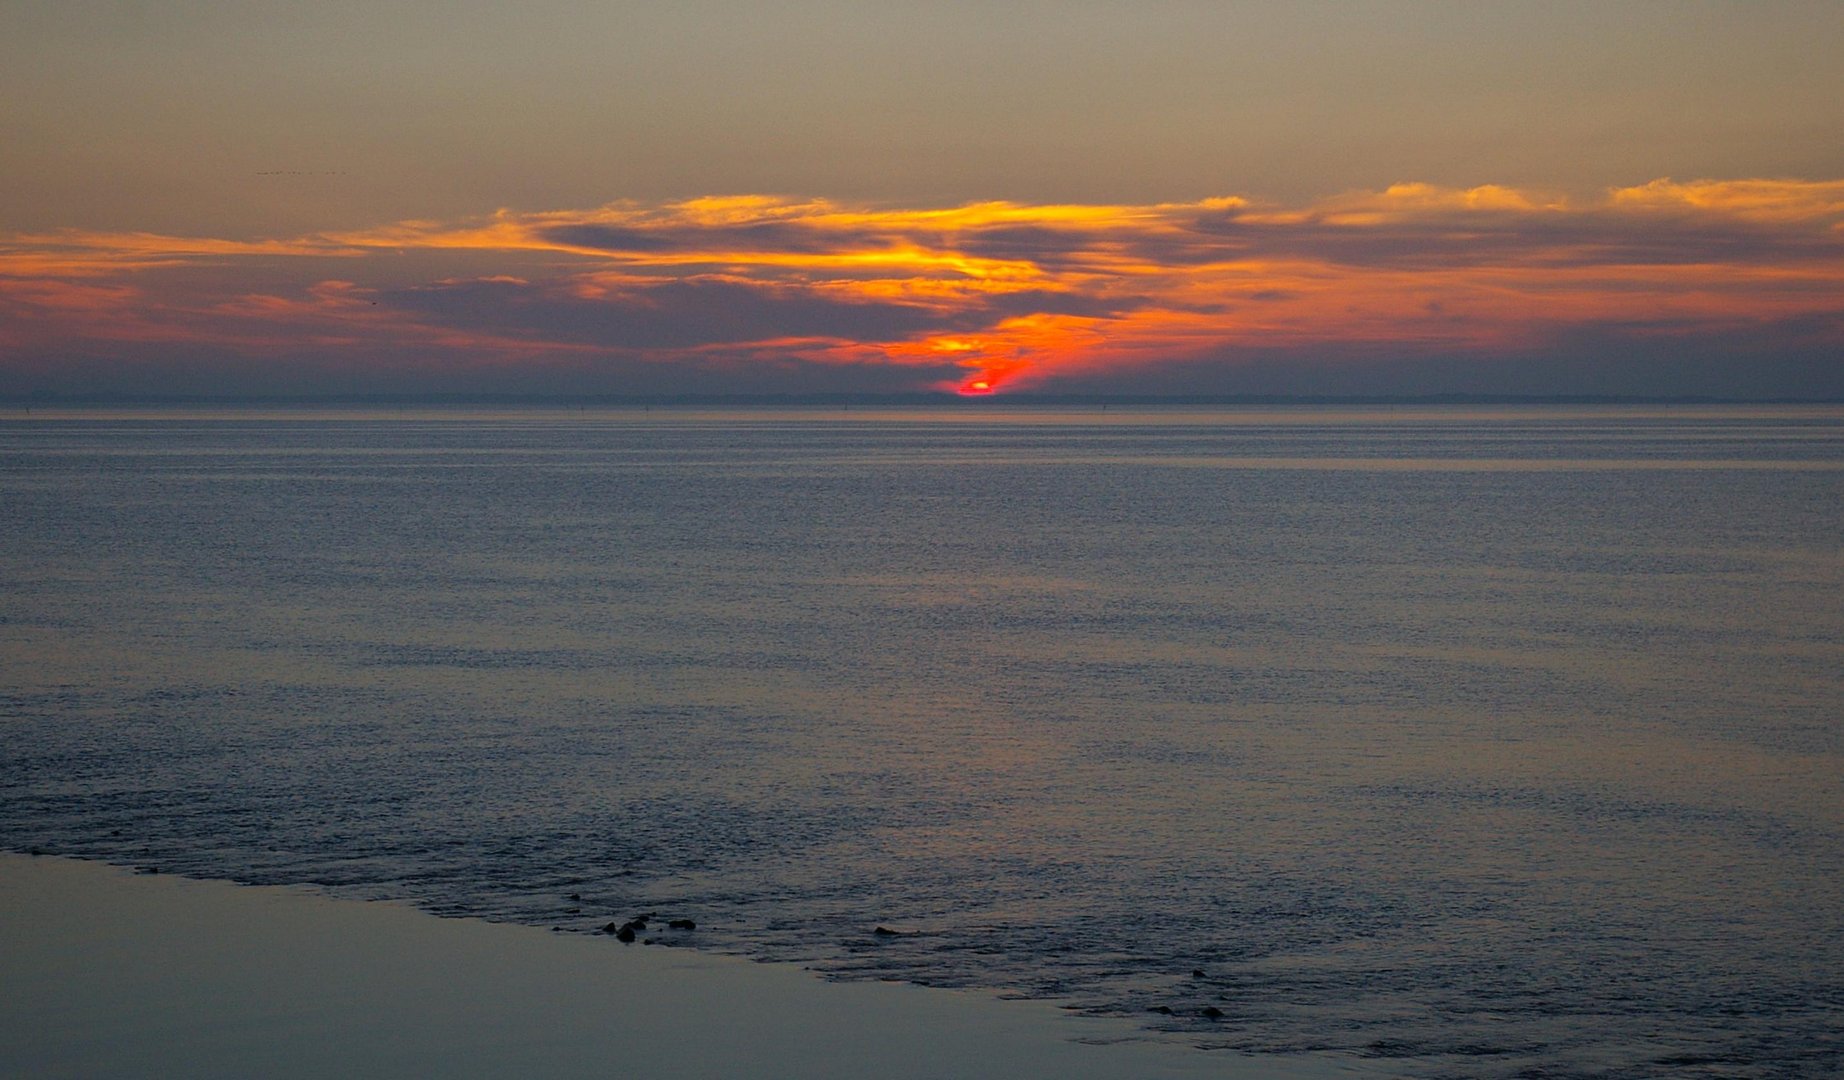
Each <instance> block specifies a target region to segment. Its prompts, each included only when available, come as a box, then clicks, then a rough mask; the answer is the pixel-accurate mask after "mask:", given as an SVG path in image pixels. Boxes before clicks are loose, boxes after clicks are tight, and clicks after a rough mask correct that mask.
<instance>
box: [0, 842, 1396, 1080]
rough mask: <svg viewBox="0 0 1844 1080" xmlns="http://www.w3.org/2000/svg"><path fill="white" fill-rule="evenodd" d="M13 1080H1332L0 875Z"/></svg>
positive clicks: (510, 944) (92, 869)
mask: <svg viewBox="0 0 1844 1080" xmlns="http://www.w3.org/2000/svg"><path fill="white" fill-rule="evenodd" d="M0 913H3V914H4V918H0V955H3V956H4V957H5V963H4V964H3V965H0V1001H4V1002H5V1005H4V1007H3V1008H0V1071H3V1072H4V1074H5V1075H7V1076H17V1077H26V1076H31V1077H78V1076H82V1077H127V1076H189V1077H250V1076H266V1077H291V1076H298V1077H318V1076H367V1077H383V1076H448V1077H457V1076H480V1077H485V1076H548V1077H575V1076H582V1077H588V1076H602V1077H610V1076H620V1077H661V1078H666V1077H787V1078H795V1077H800V1078H824V1077H840V1078H845V1077H867V1076H875V1077H879V1078H880V1080H898V1078H907V1077H915V1078H922V1077H1011V1078H1018V1077H1044V1078H1051V1077H1057V1078H1080V1077H1094V1078H1122V1077H1147V1078H1161V1077H1206V1076H1207V1077H1219V1078H1223V1077H1228V1078H1241V1077H1247V1078H1255V1077H1279V1078H1293V1080H1312V1078H1321V1077H1327V1078H1329V1077H1340V1076H1358V1075H1376V1074H1374V1073H1369V1072H1366V1071H1360V1070H1359V1068H1358V1067H1357V1066H1356V1065H1355V1064H1346V1063H1342V1062H1336V1061H1320V1062H1314V1061H1294V1060H1290V1061H1286V1062H1275V1061H1267V1060H1259V1061H1258V1060H1256V1059H1253V1058H1248V1057H1244V1056H1239V1055H1234V1054H1227V1053H1222V1052H1204V1051H1199V1050H1195V1049H1191V1048H1187V1047H1183V1046H1171V1045H1163V1044H1157V1043H1153V1042H1148V1041H1144V1040H1142V1039H1139V1038H1137V1037H1136V1036H1137V1029H1136V1028H1135V1026H1134V1025H1133V1024H1132V1023H1130V1022H1127V1021H1124V1020H1112V1019H1097V1018H1092V1017H1078V1016H1072V1015H1069V1014H1067V1013H1066V1012H1064V1011H1062V1010H1060V1009H1058V1008H1056V1007H1055V1006H1054V1005H1050V1004H1046V1003H1042V1002H1023V1001H1006V1000H999V999H997V998H994V997H992V996H990V995H986V994H977V993H966V992H959V991H945V990H932V989H924V988H919V987H912V986H898V985H889V984H864V983H858V984H839V983H829V982H826V981H823V980H822V979H819V978H817V977H815V976H813V975H811V974H809V973H807V972H804V971H801V970H799V969H796V968H793V967H788V966H782V965H770V964H757V963H750V962H747V961H743V960H737V959H734V958H730V957H721V956H708V955H703V954H699V953H696V952H693V951H691V950H688V949H682V948H670V949H669V948H664V947H653V948H647V947H644V946H627V947H624V946H622V945H619V944H617V943H616V942H615V941H613V940H611V939H609V938H604V937H589V936H584V935H579V934H569V935H565V934H556V933H550V932H547V931H545V930H541V929H536V928H532V927H524V926H508V925H499V924H491V923H486V922H481V921H478V920H469V919H442V918H436V917H433V916H430V915H426V914H423V913H421V912H418V911H414V910H411V909H408V908H405V907H401V906H397V905H393V904H385V903H362V902H355V901H345V900H334V899H329V898H326V897H322V896H318V895H315V894H312V893H309V892H305V891H301V890H294V889H283V888H267V887H251V886H239V885H232V884H227V883H223V882H204V881H191V880H185V879H181V878H177V877H174V876H172V875H163V874H137V873H134V872H133V871H130V870H125V869H122V868H118V867H112V866H107V865H103V864H101V863H93V862H80V861H75V860H69V859H60V858H54V857H40V858H33V857H30V856H21V855H4V856H0Z"/></svg>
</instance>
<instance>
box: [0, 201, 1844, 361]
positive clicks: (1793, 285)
mask: <svg viewBox="0 0 1844 1080" xmlns="http://www.w3.org/2000/svg"><path fill="white" fill-rule="evenodd" d="M253 267H261V270H262V272H261V274H260V275H253V274H252V268H253ZM0 311H3V312H4V313H5V315H6V320H5V329H4V331H0V360H3V361H4V362H5V364H7V365H9V366H12V367H15V368H19V367H22V366H28V365H29V366H32V367H35V368H38V369H41V370H43V369H45V368H46V367H47V365H51V364H53V363H54V361H53V360H52V359H51V358H52V357H55V355H57V354H58V352H59V350H64V351H66V352H70V351H73V350H80V351H82V352H84V354H85V355H87V356H91V357H96V356H103V357H105V358H106V357H107V356H119V357H120V358H121V359H122V361H123V362H124V363H128V362H132V361H133V359H134V354H135V349H136V347H137V345H146V344H151V343H158V344H161V345H163V346H171V345H174V344H176V343H177V344H183V343H185V342H187V341H195V342H197V343H199V344H200V345H210V346H211V347H213V348H217V349H221V350H229V351H231V352H233V353H238V352H241V353H246V354H248V355H249V357H250V362H251V363H252V364H260V363H262V362H264V360H263V358H264V357H265V356H268V355H272V354H273V353H274V352H275V351H276V350H278V349H283V350H286V351H287V352H288V353H289V355H291V356H294V357H298V358H299V357H307V358H310V359H311V357H313V356H316V355H318V356H325V357H329V358H333V359H332V360H330V361H329V362H330V363H331V362H337V364H339V365H343V366H351V365H355V364H357V365H363V364H366V363H377V364H387V365H388V364H398V365H401V364H404V363H406V362H408V361H406V360H405V358H406V357H417V356H421V357H423V358H424V359H423V360H422V361H421V362H422V363H425V364H427V363H431V362H439V361H440V359H441V358H443V357H449V358H454V357H465V358H466V360H465V362H466V363H468V364H474V365H479V364H488V365H500V366H501V367H504V368H506V369H508V370H516V369H517V367H518V365H520V364H526V363H532V362H536V361H537V360H539V359H542V360H543V362H545V363H549V364H553V365H555V364H563V365H574V366H575V367H577V368H579V369H582V370H586V371H587V370H593V369H594V368H595V367H596V366H597V365H606V364H627V365H632V364H636V363H638V364H644V365H647V367H648V369H649V370H653V371H656V372H661V371H665V372H669V371H672V370H681V371H710V370H717V369H722V370H726V371H732V372H739V371H748V370H750V369H751V365H758V366H766V367H770V368H774V369H776V370H782V369H785V368H786V367H787V366H788V365H790V364H793V365H805V366H808V367H819V368H827V369H834V370H836V369H838V368H841V367H854V368H877V369H886V370H888V371H889V372H891V373H893V374H894V375H895V376H896V379H897V382H898V383H902V382H907V383H908V384H909V385H936V386H953V387H960V388H963V389H966V388H971V387H973V386H975V385H976V384H979V385H983V386H985V387H990V388H1004V387H1008V386H1031V385H1042V384H1045V383H1050V382H1053V381H1054V380H1056V379H1058V378H1071V377H1081V378H1085V379H1092V378H1093V377H1095V376H1097V375H1098V374H1107V373H1121V372H1134V371H1146V370H1151V369H1157V368H1160V367H1161V366H1169V365H1176V366H1179V367H1182V368H1183V369H1185V370H1196V369H1197V366H1198V365H1200V364H1234V363H1236V362H1237V361H1238V358H1239V357H1241V356H1245V355H1254V354H1261V355H1264V356H1272V355H1274V354H1275V352H1276V351H1277V350H1289V349H1291V350H1299V351H1301V352H1303V353H1304V352H1310V351H1311V350H1315V349H1320V350H1332V351H1338V352H1340V353H1341V354H1352V353H1354V352H1355V353H1365V352H1368V353H1371V354H1374V355H1378V356H1385V355H1387V356H1396V357H1400V356H1403V355H1406V354H1411V353H1414V354H1424V355H1449V354H1451V355H1460V354H1464V355H1469V356H1492V355H1497V354H1504V355H1510V354H1514V353H1516V354H1529V353H1530V352H1532V351H1533V350H1540V349H1542V348H1544V347H1545V345H1546V343H1566V344H1567V346H1568V347H1569V348H1571V349H1575V350H1577V351H1579V350H1580V349H1581V348H1582V347H1583V346H1582V342H1583V341H1584V340H1592V339H1593V337H1594V335H1595V333H1596V332H1597V328H1600V329H1604V330H1605V332H1606V333H1607V335H1609V340H1610V341H1611V340H1613V339H1614V338H1630V337H1632V336H1633V335H1645V336H1649V337H1661V336H1662V337H1671V336H1674V335H1675V336H1681V337H1684V338H1686V339H1687V340H1688V339H1693V338H1695V337H1697V336H1708V335H1711V334H1725V335H1737V334H1750V333H1751V334H1754V335H1755V336H1756V338H1757V339H1760V340H1765V341H1767V342H1768V344H1769V345H1771V340H1772V338H1773V335H1776V334H1783V335H1786V336H1787V341H1788V343H1789V347H1791V346H1793V345H1797V346H1799V347H1801V348H1809V347H1811V346H1812V345H1813V343H1814V342H1818V343H1820V344H1821V345H1824V344H1829V345H1832V346H1844V181H1828V182H1805V181H1793V180H1733V181H1697V182H1692V183H1677V182H1673V181H1669V180H1658V181H1654V182H1652V183H1648V184H1644V185H1639V186H1634V187H1628V188H1620V189H1615V190H1611V191H1608V192H1606V193H1605V194H1604V195H1603V196H1602V197H1600V198H1598V199H1595V200H1592V201H1571V200H1570V199H1567V198H1564V197H1562V196H1559V195H1553V194H1546V193H1542V192H1533V191H1523V190H1515V189H1511V188H1505V187H1496V186H1485V187H1477V188H1471V189H1454V188H1440V187H1433V186H1430V185H1425V184H1400V185H1396V186H1393V187H1390V188H1388V189H1386V190H1383V191H1373V192H1354V193H1351V194H1348V195H1344V196H1340V197H1338V198H1333V199H1327V200H1324V201H1322V202H1319V203H1315V204H1311V205H1305V206H1282V205H1273V204H1265V203H1261V202H1258V201H1253V200H1248V199H1242V198H1233V197H1232V198H1219V199H1208V200H1203V201H1199V202H1194V203H1171V204H1155V205H1143V206H1132V205H1082V206H1077V205H1022V204H1016V203H1003V202H994V203H979V204H972V205H967V206H960V207H951V208H935V209H926V208H925V209H905V208H892V207H878V206H862V205H852V204H846V203H838V202H832V201H828V200H816V199H806V200H802V199H788V198H777V197H769V196H759V195H746V196H733V197H721V198H703V199H694V200H688V201H684V202H676V203H667V204H659V205H647V204H639V203H628V202H622V203H613V204H609V205H607V206H602V207H598V208H594V209H589V210H580V211H568V210H566V211H551V212H542V213H536V212H534V213H526V212H515V211H501V212H499V213H497V214H494V215H491V216H488V217H485V218H481V219H476V220H467V221H407V222H399V223H396V224H392V225H389V226H385V227H381V228H375V229H360V230H352V231H346V232H338V233H328V234H321V235H315V236H308V237H300V238H295V239H289V240H229V239H215V238H188V237H169V236H155V235H149V234H143V233H80V232H64V233H55V234H34V235H17V236H11V237H6V238H4V239H0ZM1606 363H1608V364H1617V363H1619V358H1618V356H1616V355H1609V356H1608V357H1607V359H1606ZM1660 389H1661V390H1668V389H1670V388H1668V387H1661V388H1660Z"/></svg>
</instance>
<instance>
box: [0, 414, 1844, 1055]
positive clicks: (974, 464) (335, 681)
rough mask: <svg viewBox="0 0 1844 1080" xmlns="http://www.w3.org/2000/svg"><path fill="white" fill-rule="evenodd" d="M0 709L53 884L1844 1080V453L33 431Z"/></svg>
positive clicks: (1498, 432) (474, 424)
mask: <svg viewBox="0 0 1844 1080" xmlns="http://www.w3.org/2000/svg"><path fill="white" fill-rule="evenodd" d="M986 404H990V403H986ZM0 672H3V673H4V674H3V676H0V846H5V847H9V848H14V849H26V848H29V847H33V846H37V847H41V848H44V849H47V850H51V851H55V852H60V853H67V854H74V855H80V856H85V857H94V858H105V859H110V860H115V861H121V862H129V863H134V864H142V865H157V866H159V867H160V868H161V869H162V870H164V871H169V872H179V873H185V874H193V875H200V876H209V877H230V878H235V879H237V880H241V881H247V882H267V883H283V882H290V883H292V882H310V883H317V884H319V885H322V886H324V887H326V888H328V889H330V890H332V891H334V892H337V893H340V894H344V895H353V896H362V897H396V898H404V899H408V900H411V901H414V902H416V903H417V904H420V905H422V906H424V907H426V908H428V909H429V910H431V911H435V912H439V913H443V914H468V915H482V916H486V917H488V918H493V919H502V920H516V921H520V922H528V923H535V924H540V925H554V926H560V927H564V928H566V929H568V930H573V931H581V932H585V933H586V932H589V931H591V930H592V929H594V928H595V927H598V926H601V925H603V924H604V923H606V922H608V921H610V920H611V919H625V918H626V917H627V916H629V915H632V914H635V913H638V912H641V911H653V912H657V913H659V915H660V916H661V917H662V918H667V917H685V918H691V919H694V920H695V921H696V922H697V929H696V930H694V931H682V930H681V931H670V932H666V931H660V932H658V934H659V936H664V937H670V938H672V939H673V940H675V941H680V942H686V943H696V944H698V945H701V946H703V947H706V948H713V949H721V950H727V951H733V952H739V953H744V954H748V955H753V956H758V957H764V958H776V959H788V960H799V961H805V962H809V963H811V964H814V965H815V966H817V967H818V968H820V969H821V970H823V971H826V972H829V973H833V974H835V975H838V976H841V977H849V978H877V979H902V980H909V981H913V982H918V983H927V984H935V985H949V986H983V987H998V988H1001V989H1004V990H1008V991H1014V992H1016V993H1019V994H1025V995H1031V996H1044V997H1051V998H1055V999H1059V1000H1062V1001H1065V1002H1067V1003H1069V1004H1070V1005H1072V1006H1074V1007H1078V1008H1082V1009H1087V1010H1096V1011H1104V1012H1119V1013H1125V1014H1130V1015H1132V1016H1135V1017H1137V1018H1140V1019H1142V1020H1143V1021H1144V1022H1145V1024H1146V1027H1147V1037H1148V1038H1165V1039H1178V1040H1183V1041H1186V1042H1190V1043H1195V1044H1198V1045H1201V1046H1205V1047H1215V1048H1235V1049H1239V1050H1244V1051H1252V1052H1257V1053H1270V1054H1283V1055H1284V1054H1296V1053H1332V1054H1342V1055H1351V1056H1356V1057H1362V1058H1366V1059H1369V1060H1371V1061H1372V1062H1373V1064H1376V1065H1378V1066H1380V1067H1382V1068H1383V1069H1385V1070H1386V1071H1394V1072H1399V1073H1401V1074H1403V1075H1411V1076H1453V1077H1513V1076H1529V1077H1535V1076H1542V1077H1574V1076H1582V1077H1652V1076H1660V1077H1663V1076H1671V1077H1678V1076H1703V1075H1707V1076H1723V1077H1757V1076H1758V1077H1801V1078H1804V1077H1813V1076H1826V1075H1836V1074H1838V1073H1839V1072H1840V1071H1844V1035H1841V1034H1840V1033H1841V1032H1844V779H1841V777H1844V410H1839V409H1792V408H1787V409H1779V408H1774V409H1765V408H1763V409H1740V408H1736V409H1727V408H1710V409H1628V408H1607V409H1578V410H1566V409H1505V410H1469V409H1420V410H1411V409H1397V410H1387V409H1378V410H1316V409H1294V410H1288V409H1276V410H1222V411H1199V412H1181V411H1152V410H1149V411H1121V410H1110V411H1107V412H1098V411H1086V412H1075V411H1023V410H1019V411H1004V410H1000V409H991V408H980V407H972V408H968V409H962V410H953V411H944V412H929V411H913V412H904V411H889V412H862V411H856V410H854V411H849V412H847V411H834V412H788V411H779V412H778V411H740V412H723V413H715V412H712V413H701V412H685V411H667V410H656V411H653V412H650V413H648V412H638V411H635V412H593V411H592V412H573V411H554V412H525V413H502V414H489V413H460V412H451V413H444V412H433V411H432V412H409V413H402V414H399V413H390V412H385V413H377V414H359V413H344V414H327V415H307V414H302V413H286V412H277V413H269V414H241V415H240V414H231V413H200V414H192V415H186V414H181V413H142V414H116V415H102V414H96V415H87V416H84V415H64V416H54V417H45V416H43V415H38V414H35V415H31V416H27V415H23V414H22V413H19V412H14V413H12V414H10V415H8V416H7V417H5V418H3V419H0ZM571 894H576V895H578V896H580V897H581V899H580V900H572V899H570V896H571ZM879 926H882V927H885V928H888V929H892V930H895V931H898V932H899V933H898V934H896V935H879V934H875V933H873V931H874V929H875V928H876V927H879ZM607 947H608V948H619V947H620V946H619V945H617V944H615V943H614V942H612V941H610V942H608V945H607ZM1194 972H1196V973H1197V974H1194ZM1206 1007H1210V1008H1214V1009H1216V1010H1219V1011H1220V1012H1221V1014H1222V1015H1221V1016H1217V1017H1207V1016H1205V1015H1203V1013H1202V1010H1203V1009H1205V1008H1206ZM1159 1009H1169V1010H1171V1013H1170V1015H1167V1014H1165V1013H1163V1012H1159V1011H1154V1010H1159Z"/></svg>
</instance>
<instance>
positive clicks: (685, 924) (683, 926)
mask: <svg viewBox="0 0 1844 1080" xmlns="http://www.w3.org/2000/svg"><path fill="white" fill-rule="evenodd" d="M666 928H667V929H669V930H696V929H698V924H697V923H695V922H692V921H691V920H690V919H673V920H672V921H670V922H668V923H667V924H666Z"/></svg>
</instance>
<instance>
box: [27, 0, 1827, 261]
mask: <svg viewBox="0 0 1844 1080" xmlns="http://www.w3.org/2000/svg"><path fill="white" fill-rule="evenodd" d="M0 27H3V29H4V32H3V33H0V141H3V142H4V144H5V146H6V151H5V153H4V154H0V227H5V228H9V229H14V230H37V229H45V228H53V227H83V228H109V229H143V230H150V231H177V232H193V233H199V232H207V233H210V234H212V235H235V236H252V235H280V234H290V233H297V232H300V231H304V230H310V229H319V228H333V227H357V226H362V225H369V224H374V223H379V222H384V221H391V220H398V219H403V218H435V217H452V216H456V215H463V214H472V213H480V212H483V211H487V210H491V209H494V208H498V207H512V208H518V209H543V208H548V207H581V206H593V205H600V204H601V203H604V202H607V201H609V200H612V199H618V198H632V199H640V200H661V199H675V198H686V197H691V196H696V195H704V194H717V193H737V192H766V193H781V194H800V195H814V196H825V197H831V198H841V199H851V200H870V201H895V202H902V203H906V204H910V205H922V204H926V205H951V204H955V203H960V202H966V201H970V200H979V199H1013V200H1020V201H1035V202H1045V201H1083V202H1135V203H1146V202H1156V201H1167V200H1170V201H1181V200H1193V199H1197V198H1202V197H1205V196H1209V195H1217V194H1249V195H1254V196H1257V197H1262V198H1270V199H1278V200H1284V201H1303V200H1309V199H1313V198H1318V197H1321V196H1324V195H1328V194H1333V193H1337V192H1341V191H1347V190H1352V189H1359V188H1363V189H1380V188H1382V187H1384V186H1387V185H1388V184H1391V183H1394V182H1397V181H1405V180H1414V181H1425V182H1430V183H1435V184H1442V185H1450V186H1460V187H1465V186H1471V185H1476V184H1482V183H1496V184H1508V185H1513V186H1520V187H1538V188H1548V189H1557V190H1562V191H1568V192H1575V193H1581V192H1585V191H1589V190H1594V189H1599V188H1604V187H1607V186H1612V185H1618V184H1632V183H1642V182H1644V181H1647V180H1650V179H1654V178H1657V177H1662V176H1671V177H1675V178H1678V179H1691V178H1698V177H1706V176H1707V177H1725V178H1728V177H1805V178H1815V177H1826V178H1828V177H1836V176H1844V60H1841V59H1840V57H1844V4H1839V3H1836V2H1823V3H1754V2H1749V3H1743V2H1686V3H1646V2H1631V0H1628V2H1621V3H1605V2H1600V3H1573V2H1548V3H1500V4H1487V3H1445V2H1396V3H1318V4H1314V3H1298V4H1268V3H1259V4H1257V3H1226V2H1221V0H1214V2H1208V3H1202V2H1200V3H1190V2H1173V0H1139V2H1134V3H1126V2H1064V3H1016V2H1013V3H1007V2H981V3H961V2H937V3H926V4H923V3H866V2H862V0H860V2H836V0H760V2H755V3H739V2H734V0H732V2H714V0H681V2H675V3H671V4H667V3H648V4H635V3H607V2H597V3H586V2H570V0H531V2H526V3H521V4H517V5H513V4H505V3H488V2H482V0H440V2H437V0H368V2H364V3H355V2H349V0H323V2H318V3H313V4H303V3H299V2H295V0H290V2H285V3H280V2H274V0H236V2H220V0H108V2H105V0H3V2H0Z"/></svg>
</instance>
